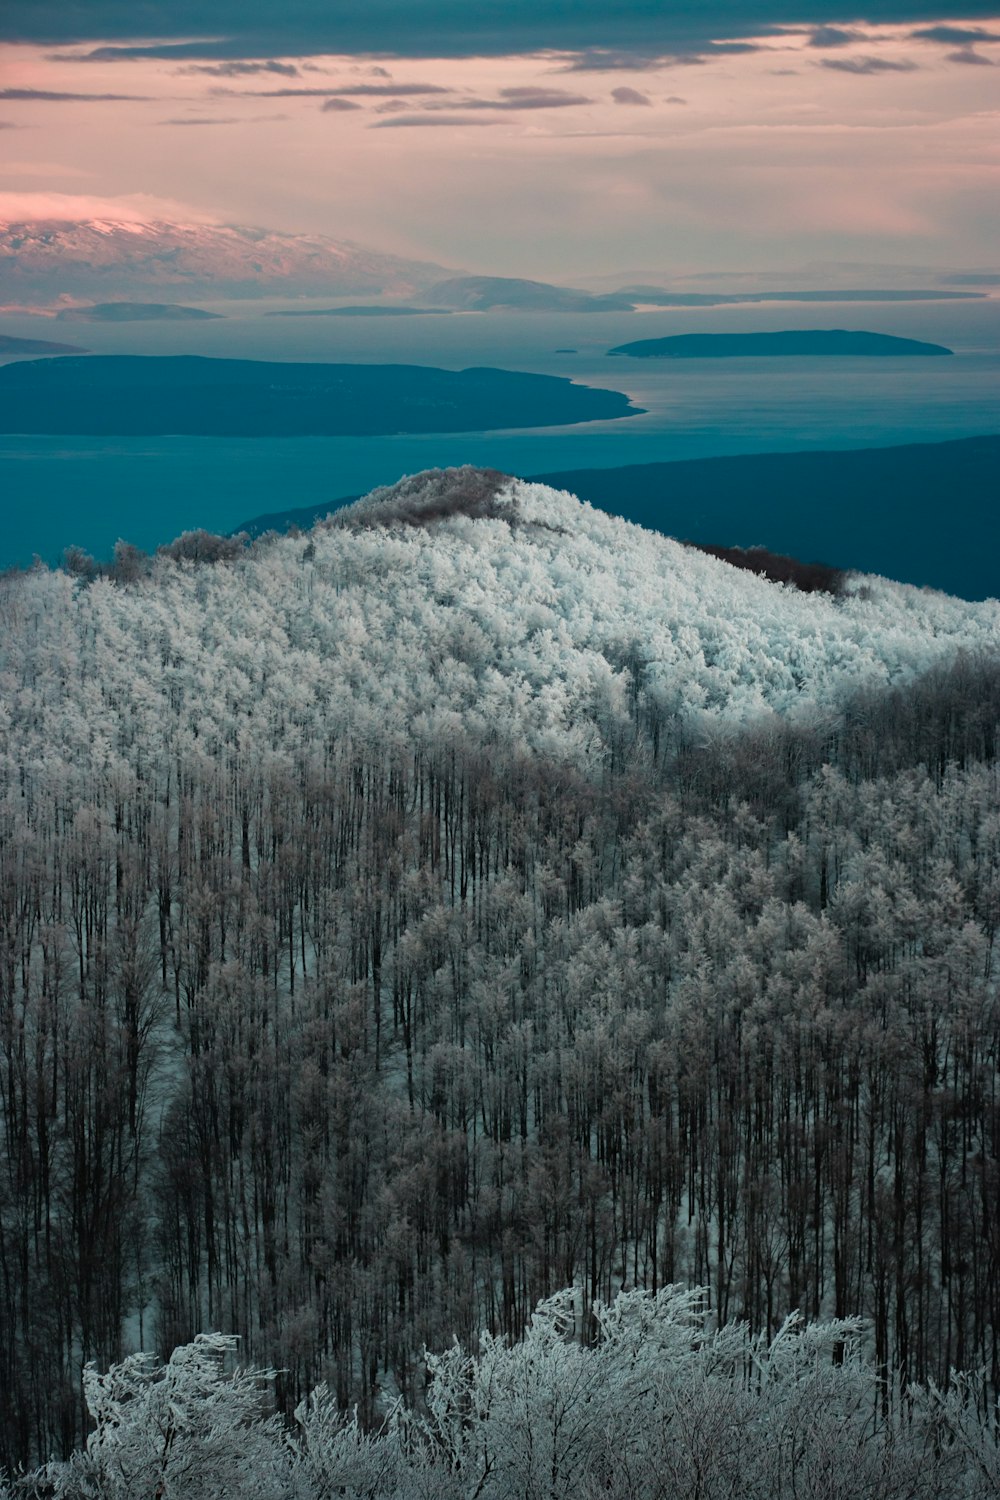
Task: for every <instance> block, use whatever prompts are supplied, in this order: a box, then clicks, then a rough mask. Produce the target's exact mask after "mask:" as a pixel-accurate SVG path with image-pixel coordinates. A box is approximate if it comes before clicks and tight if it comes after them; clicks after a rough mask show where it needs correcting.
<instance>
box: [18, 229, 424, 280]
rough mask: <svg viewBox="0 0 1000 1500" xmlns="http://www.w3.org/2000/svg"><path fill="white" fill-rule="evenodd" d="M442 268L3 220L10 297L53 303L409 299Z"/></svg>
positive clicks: (367, 254) (343, 253) (261, 237)
mask: <svg viewBox="0 0 1000 1500" xmlns="http://www.w3.org/2000/svg"><path fill="white" fill-rule="evenodd" d="M443 270H444V268H443V267H441V266H437V265H433V264H431V263H429V262H425V261H414V260H404V259H401V258H399V257H398V256H394V255H383V254H380V253H379V252H378V251H375V250H368V249H365V248H364V247H363V246H360V245H355V244H354V243H352V242H350V241H347V240H333V239H328V238H326V236H324V235H318V234H313V235H310V234H280V233H278V232H277V231H275V230H270V229H253V228H246V227H240V226H237V225H220V224H184V223H176V222H170V221H167V220H153V221H138V220H129V219H110V218H108V219H83V220H74V221H69V220H56V219H37V220H30V221H22V222H15V221H13V220H2V221H0V277H2V278H3V279H4V281H5V283H6V285H7V287H8V289H9V292H10V293H14V292H15V291H16V292H17V293H18V294H24V293H30V294H31V295H33V296H36V297H37V296H43V297H51V298H54V297H57V296H60V295H63V294H68V295H71V296H100V295H101V294H103V293H109V294H113V296H114V298H116V299H117V298H120V297H121V296H123V295H135V294H139V293H146V292H155V291H162V290H164V289H167V288H169V289H171V290H173V291H181V290H183V292H184V293H185V294H187V295H194V296H199V297H209V296H211V297H215V298H225V297H258V296H275V295H281V294H284V295H286V296H290V297H291V296H353V295H354V294H356V293H361V292H363V293H366V294H372V293H383V292H386V293H390V294H393V295H399V296H410V295H411V294H413V293H414V292H417V291H420V290H422V289H423V288H425V287H428V286H431V285H432V284H433V283H434V282H436V281H438V280H440V278H441V275H442V272H443Z"/></svg>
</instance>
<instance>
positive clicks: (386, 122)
mask: <svg viewBox="0 0 1000 1500" xmlns="http://www.w3.org/2000/svg"><path fill="white" fill-rule="evenodd" d="M499 123H500V122H499V120H483V119H480V118H478V117H476V116H469V115H390V116H389V117H388V118H386V119H382V120H373V121H372V123H371V125H370V126H369V127H368V128H369V129H370V130H388V129H390V128H391V127H394V126H397V125H399V126H404V125H405V126H410V125H499Z"/></svg>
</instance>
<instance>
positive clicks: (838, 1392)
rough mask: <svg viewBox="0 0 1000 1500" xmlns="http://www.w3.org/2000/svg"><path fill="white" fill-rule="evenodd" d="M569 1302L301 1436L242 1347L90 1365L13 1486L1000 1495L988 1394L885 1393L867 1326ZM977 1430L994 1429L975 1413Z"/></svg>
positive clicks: (695, 1303) (762, 1499) (661, 1302)
mask: <svg viewBox="0 0 1000 1500" xmlns="http://www.w3.org/2000/svg"><path fill="white" fill-rule="evenodd" d="M581 1313H582V1306H581V1298H580V1296H579V1293H578V1291H576V1290H572V1289H571V1290H566V1291H562V1292H560V1293H558V1294H557V1295H556V1296H555V1297H552V1298H549V1299H548V1300H547V1301H545V1302H543V1303H542V1304H540V1306H539V1307H538V1309H537V1311H536V1313H535V1315H534V1317H533V1319H532V1322H531V1325H530V1327H529V1329H528V1331H527V1333H526V1335H525V1337H524V1339H523V1340H521V1341H520V1342H519V1343H517V1344H514V1345H513V1346H511V1345H510V1344H508V1343H507V1342H506V1341H504V1340H502V1339H496V1338H492V1337H489V1336H486V1337H484V1338H483V1339H482V1342H481V1347H480V1351H479V1353H478V1354H477V1355H473V1354H469V1353H467V1352H465V1351H464V1350H463V1349H461V1348H460V1347H459V1345H458V1344H457V1343H456V1344H455V1345H454V1346H453V1347H452V1348H451V1349H449V1350H448V1351H446V1352H445V1353H443V1354H436V1355H433V1354H427V1356H426V1386H425V1391H424V1398H423V1400H422V1402H421V1403H420V1409H419V1410H414V1409H404V1408H403V1406H402V1404H401V1403H399V1404H397V1405H396V1406H395V1407H394V1408H393V1409H392V1410H391V1411H390V1412H389V1414H388V1416H387V1417H386V1420H385V1422H384V1425H383V1427H382V1430H381V1431H380V1432H378V1433H377V1434H375V1435H367V1434H364V1433H362V1432H361V1431H360V1430H359V1428H358V1425H357V1421H356V1419H355V1420H345V1419H344V1418H343V1416H342V1415H341V1414H340V1413H338V1411H337V1409H336V1406H335V1404H334V1402H333V1401H332V1400H331V1398H330V1395H329V1393H328V1391H327V1390H326V1388H325V1387H323V1386H321V1387H319V1388H318V1389H317V1390H315V1391H314V1392H313V1393H312V1396H311V1397H310V1399H309V1401H308V1402H303V1403H302V1405H300V1407H299V1408H298V1410H297V1412H296V1414H295V1418H296V1420H295V1426H294V1428H293V1429H292V1430H287V1429H285V1428H283V1427H282V1426H281V1425H280V1423H279V1422H278V1420H277V1419H276V1418H275V1417H273V1416H267V1415H265V1414H264V1408H265V1406H266V1403H267V1393H268V1385H269V1383H270V1381H271V1380H273V1378H274V1375H275V1372H274V1371H268V1370H237V1371H236V1372H235V1373H227V1369H226V1366H227V1362H228V1361H229V1360H230V1359H231V1357H232V1355H233V1354H234V1351H235V1347H236V1340H235V1339H234V1338H233V1337H231V1336H227V1335H222V1334H201V1335H199V1337H198V1338H197V1339H196V1340H195V1341H194V1343H192V1344H188V1345H186V1346H184V1347H182V1348H179V1349H176V1350H175V1351H174V1353H173V1354H172V1356H171V1357H170V1359H169V1361H168V1362H167V1364H165V1365H158V1364H157V1363H156V1362H155V1360H154V1359H152V1358H151V1357H150V1356H147V1355H143V1354H138V1355H133V1356H131V1357H130V1358H128V1359H126V1360H124V1361H123V1362H122V1363H121V1364H118V1365H115V1366H113V1367H112V1369H111V1370H110V1371H109V1372H108V1374H107V1375H99V1374H97V1372H96V1371H95V1370H94V1369H93V1368H92V1367H88V1369H87V1371H86V1372H85V1375H84V1380H85V1385H86V1392H87V1401H88V1405H89V1408H90V1412H91V1415H92V1418H93V1420H94V1422H95V1424H96V1426H95V1430H94V1432H93V1433H92V1434H91V1436H90V1439H89V1441H88V1443H87V1446H86V1450H85V1451H84V1452H81V1453H77V1454H76V1455H74V1457H73V1458H72V1459H71V1460H70V1461H69V1462H68V1463H53V1464H49V1465H48V1466H47V1467H46V1468H45V1469H43V1470H39V1471H38V1472H37V1473H36V1474H34V1475H31V1476H27V1477H24V1478H22V1479H19V1480H17V1481H15V1483H14V1486H13V1490H12V1491H11V1492H9V1493H12V1494H16V1495H22V1494H28V1495H33V1496H49V1497H52V1500H139V1497H144V1500H145V1497H149V1500H211V1497H216V1496H223V1495H229V1494H233V1493H239V1494H240V1495H241V1496H242V1497H243V1500H271V1497H274V1500H279V1497H282V1500H326V1497H330V1496H334V1495H337V1496H348V1497H351V1500H361V1497H363V1496H364V1497H372V1500H375V1497H381V1496H385V1497H391V1496H396V1497H400V1500H410V1497H412V1500H417V1497H420V1500H435V1497H440V1500H473V1497H482V1500H507V1497H518V1500H573V1497H582V1500H591V1497H597V1496H605V1497H607V1496H611V1497H616V1500H618V1497H620V1500H626V1497H628V1500H640V1497H641V1500H687V1497H690V1500H695V1497H697V1500H716V1497H719V1500H721V1497H734V1500H735V1497H742V1500H758V1497H759V1500H784V1497H789V1500H791V1497H810V1500H838V1497H843V1500H848V1497H850V1500H894V1497H899V1500H904V1497H907V1500H924V1497H927V1500H930V1497H935V1500H937V1497H940V1500H944V1497H946V1496H947V1497H951V1500H979V1497H982V1500H987V1497H995V1496H996V1494H997V1493H998V1492H1000V1450H998V1445H997V1430H996V1422H995V1420H994V1419H995V1416H996V1413H995V1412H988V1413H984V1412H983V1411H982V1410H981V1409H980V1405H979V1400H980V1398H981V1386H980V1385H979V1384H977V1382H976V1381H975V1380H974V1379H971V1378H968V1377H957V1378H956V1380H955V1382H954V1385H953V1387H952V1389H950V1390H949V1391H948V1392H947V1393H942V1392H940V1391H938V1390H936V1389H935V1388H933V1387H931V1388H930V1389H918V1388H915V1389H911V1390H909V1391H907V1392H902V1393H900V1392H898V1391H891V1390H889V1389H887V1388H886V1387H885V1386H884V1384H883V1383H882V1382H881V1381H880V1379H879V1377H878V1374H877V1371H876V1369H875V1367H874V1365H872V1364H871V1363H870V1361H868V1360H866V1359H865V1358H864V1357H863V1356H862V1355H861V1353H860V1350H859V1334H860V1324H859V1322H858V1321H857V1320H851V1319H846V1320H844V1319H841V1320H837V1321H833V1322H829V1323H822V1324H817V1323H814V1324H806V1323H804V1322H803V1321H802V1320H801V1319H799V1318H798V1317H797V1316H794V1315H793V1316H791V1317H789V1318H788V1319H787V1320H786V1322H785V1324H784V1326H783V1327H782V1328H781V1330H780V1331H779V1333H778V1334H777V1335H776V1336H775V1337H774V1338H773V1339H771V1340H770V1341H768V1340H767V1339H766V1338H764V1337H762V1336H760V1335H751V1334H750V1333H749V1331H748V1329H747V1328H746V1326H745V1325H743V1324H736V1323H730V1324H727V1325H726V1326H724V1327H722V1328H720V1329H717V1330H712V1329H711V1328H710V1327H709V1326H708V1321H707V1318H706V1316H705V1313H704V1311H703V1302H702V1294H701V1293H699V1292H690V1291H685V1290H681V1289H679V1288H676V1287H667V1288H665V1289H664V1290H663V1291H661V1292H659V1293H658V1294H656V1295H653V1294H650V1293H646V1292H623V1293H621V1294H620V1295H619V1296H618V1297H617V1298H616V1299H615V1300H614V1302H613V1303H611V1304H610V1305H604V1304H601V1303H597V1304H596V1305H595V1306H594V1309H593V1316H594V1321H595V1326H596V1330H597V1333H596V1338H595V1340H594V1342H593V1343H592V1344H590V1345H587V1346H585V1345H583V1344H582V1343H581V1342H580V1341H579V1339H578V1337H577V1335H578V1332H579V1327H580V1317H581ZM984 1418H985V1420H984Z"/></svg>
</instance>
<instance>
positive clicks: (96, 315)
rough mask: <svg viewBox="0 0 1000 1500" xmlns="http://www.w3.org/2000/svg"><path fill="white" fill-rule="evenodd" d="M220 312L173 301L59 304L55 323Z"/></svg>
mask: <svg viewBox="0 0 1000 1500" xmlns="http://www.w3.org/2000/svg"><path fill="white" fill-rule="evenodd" d="M222 316H223V315H222V313H214V312H208V311H206V309H205V308H204V307H183V306H181V305H180V304H179V303H177V302H93V303H91V304H90V305H89V306H87V307H63V308H60V310H59V311H58V312H57V313H56V321H57V322H58V323H194V322H201V321H202V320H203V319H205V318H221V317H222Z"/></svg>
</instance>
